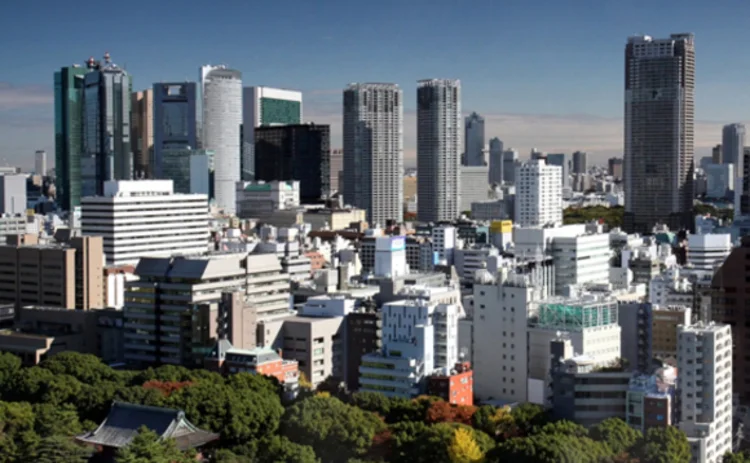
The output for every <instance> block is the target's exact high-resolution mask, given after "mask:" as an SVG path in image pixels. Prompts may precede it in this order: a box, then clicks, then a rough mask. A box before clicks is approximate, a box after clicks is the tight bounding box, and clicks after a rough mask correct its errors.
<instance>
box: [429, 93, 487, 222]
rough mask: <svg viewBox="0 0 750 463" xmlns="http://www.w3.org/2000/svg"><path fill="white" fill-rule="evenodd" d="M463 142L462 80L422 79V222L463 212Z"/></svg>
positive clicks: (451, 216)
mask: <svg viewBox="0 0 750 463" xmlns="http://www.w3.org/2000/svg"><path fill="white" fill-rule="evenodd" d="M462 145H463V144H462V143H461V82H460V81H458V80H449V79H429V80H420V81H419V82H418V85H417V175H418V176H419V177H418V178H417V198H418V199H419V204H418V208H417V219H418V220H419V221H420V222H439V221H442V220H447V221H450V220H454V219H455V218H457V217H458V216H459V215H460V214H461V209H460V207H461V169H460V166H461V148H462ZM482 147H484V145H483V144H482ZM486 177H487V174H485V178H486ZM469 204H471V203H469ZM469 207H471V206H469Z"/></svg>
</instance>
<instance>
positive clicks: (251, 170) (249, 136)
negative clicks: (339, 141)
mask: <svg viewBox="0 0 750 463" xmlns="http://www.w3.org/2000/svg"><path fill="white" fill-rule="evenodd" d="M301 123H302V92H298V91H296V90H283V89H279V88H270V87H245V88H243V89H242V180H247V181H249V180H255V157H254V150H255V138H254V136H255V128H256V127H262V126H268V125H276V124H283V125H290V124H301Z"/></svg>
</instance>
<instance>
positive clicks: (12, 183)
mask: <svg viewBox="0 0 750 463" xmlns="http://www.w3.org/2000/svg"><path fill="white" fill-rule="evenodd" d="M26 206H27V202H26V176H25V175H10V174H6V175H0V214H11V215H16V214H25V213H26Z"/></svg>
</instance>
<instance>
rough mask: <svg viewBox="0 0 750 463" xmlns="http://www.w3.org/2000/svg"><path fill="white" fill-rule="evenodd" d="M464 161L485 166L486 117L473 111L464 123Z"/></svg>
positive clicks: (469, 164)
mask: <svg viewBox="0 0 750 463" xmlns="http://www.w3.org/2000/svg"><path fill="white" fill-rule="evenodd" d="M464 134H465V139H464V142H465V145H464V146H465V148H464V156H465V158H464V163H465V165H467V166H484V165H486V160H485V159H484V118H483V117H482V116H480V115H479V114H477V113H471V115H470V116H468V117H467V118H466V122H465V125H464Z"/></svg>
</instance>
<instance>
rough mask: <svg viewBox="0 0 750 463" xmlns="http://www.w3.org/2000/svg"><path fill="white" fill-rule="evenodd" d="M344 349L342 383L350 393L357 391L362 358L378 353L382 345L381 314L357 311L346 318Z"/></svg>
mask: <svg viewBox="0 0 750 463" xmlns="http://www.w3.org/2000/svg"><path fill="white" fill-rule="evenodd" d="M344 323H345V324H346V330H345V333H346V348H345V349H344V354H345V356H346V363H345V366H344V382H345V383H346V387H347V389H348V390H350V391H358V390H359V388H360V387H361V385H360V383H359V368H360V367H361V366H362V357H363V356H365V355H367V354H372V353H374V352H379V351H380V349H381V348H382V347H383V343H382V333H383V332H382V326H383V322H382V314H381V313H380V312H376V311H367V310H359V311H356V312H351V313H349V314H348V315H347V316H346V319H345V322H344Z"/></svg>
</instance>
